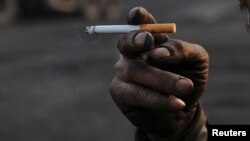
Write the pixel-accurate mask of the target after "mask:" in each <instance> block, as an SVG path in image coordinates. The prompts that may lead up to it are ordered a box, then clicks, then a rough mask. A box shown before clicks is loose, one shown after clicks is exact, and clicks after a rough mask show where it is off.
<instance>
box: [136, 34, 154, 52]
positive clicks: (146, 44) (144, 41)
mask: <svg viewBox="0 0 250 141" xmlns="http://www.w3.org/2000/svg"><path fill="white" fill-rule="evenodd" d="M150 36H152V35H151V34H150V33H145V32H141V33H138V34H137V35H136V36H135V38H134V44H135V45H136V46H138V47H142V49H143V50H149V49H150V47H151V45H152V38H150Z"/></svg>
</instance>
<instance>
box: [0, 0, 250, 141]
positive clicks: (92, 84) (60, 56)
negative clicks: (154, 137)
mask: <svg viewBox="0 0 250 141" xmlns="http://www.w3.org/2000/svg"><path fill="white" fill-rule="evenodd" d="M135 6H143V7H145V8H147V9H148V10H149V11H151V13H153V14H154V15H155V17H156V18H157V19H158V21H159V22H176V23H177V28H178V32H177V34H174V35H171V36H172V38H179V39H182V40H186V41H189V42H194V43H198V44H201V45H202V46H204V47H205V48H206V49H207V51H208V53H209V54H210V58H211V66H210V77H209V85H208V89H207V91H206V93H205V95H204V97H203V98H202V101H203V105H204V108H205V111H206V115H207V117H208V120H209V122H210V123H217V124H249V123H250V113H249V109H250V96H249V87H250V81H249V78H250V73H249V71H250V66H249V64H250V57H249V52H250V47H249V45H250V35H249V33H247V32H246V29H245V16H244V13H243V12H242V11H240V9H239V3H238V0H220V1H218V0H207V1H200V0H188V1H183V0H165V1H160V0H158V1H152V0H143V1H141V0H133V1H132V0H131V1H119V0H36V1H34V0H1V1H0V119H1V120H0V140H1V141H55V140H58V141H59V140H60V141H99V140H107V141H115V140H119V141H129V140H131V141H132V140H133V134H134V130H135V129H134V127H133V126H132V125H131V124H130V123H129V122H128V121H127V120H126V119H125V117H123V115H122V114H121V113H120V112H119V110H118V108H117V107H116V106H115V104H114V103H113V102H112V100H111V97H110V96H109V93H108V88H109V83H110V81H111V78H112V68H113V65H114V63H115V62H116V61H117V59H118V57H119V55H118V53H117V50H116V41H117V38H118V36H117V35H104V36H97V35H96V36H87V35H85V34H84V30H83V27H84V26H85V25H92V24H124V23H125V22H126V16H127V13H128V11H129V10H130V9H131V8H133V7H135Z"/></svg>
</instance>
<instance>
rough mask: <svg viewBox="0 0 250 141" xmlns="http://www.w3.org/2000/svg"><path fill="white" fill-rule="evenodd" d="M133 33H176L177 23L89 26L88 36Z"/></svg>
mask: <svg viewBox="0 0 250 141" xmlns="http://www.w3.org/2000/svg"><path fill="white" fill-rule="evenodd" d="M131 31H148V32H151V33H175V32H176V25H175V23H163V24H142V25H97V26H87V27H86V30H85V32H86V33H88V34H123V33H128V32H131Z"/></svg>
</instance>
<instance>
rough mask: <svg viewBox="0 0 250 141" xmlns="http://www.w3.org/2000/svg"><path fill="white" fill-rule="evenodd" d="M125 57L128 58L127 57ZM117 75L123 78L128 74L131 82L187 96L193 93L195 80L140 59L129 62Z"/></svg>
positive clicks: (167, 93) (163, 91)
mask: <svg viewBox="0 0 250 141" xmlns="http://www.w3.org/2000/svg"><path fill="white" fill-rule="evenodd" d="M123 59H124V60H126V58H123ZM123 67H124V66H123ZM124 73H125V74H124ZM117 75H118V76H119V77H121V78H122V77H124V76H126V77H128V78H127V79H128V81H129V82H133V83H136V84H138V85H142V86H145V87H147V88H150V89H152V90H155V91H158V92H160V93H163V94H165V95H176V96H186V95H189V94H191V92H192V90H193V82H192V81H191V80H190V79H188V78H185V77H183V76H180V75H178V74H174V73H172V72H168V71H163V70H160V69H157V68H155V67H151V66H149V65H147V64H146V63H145V62H144V61H140V60H135V61H133V62H129V63H128V64H127V66H126V68H125V69H123V72H122V73H121V74H117Z"/></svg>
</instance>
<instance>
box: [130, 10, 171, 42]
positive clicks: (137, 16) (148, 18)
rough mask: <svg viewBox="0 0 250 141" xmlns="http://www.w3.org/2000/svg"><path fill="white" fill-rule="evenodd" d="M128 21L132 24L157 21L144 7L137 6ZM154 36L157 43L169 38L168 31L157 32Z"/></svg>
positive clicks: (131, 11)
mask: <svg viewBox="0 0 250 141" xmlns="http://www.w3.org/2000/svg"><path fill="white" fill-rule="evenodd" d="M127 22H128V24H132V25H140V24H154V23H157V21H156V19H155V18H154V16H153V15H152V14H151V13H149V12H148V11H147V10H146V9H145V8H143V7H135V8H133V9H132V10H130V12H129V14H128V18H127ZM153 36H154V38H155V43H156V44H162V43H164V42H166V41H167V40H168V39H169V37H168V35H167V34H166V33H155V34H153Z"/></svg>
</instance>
